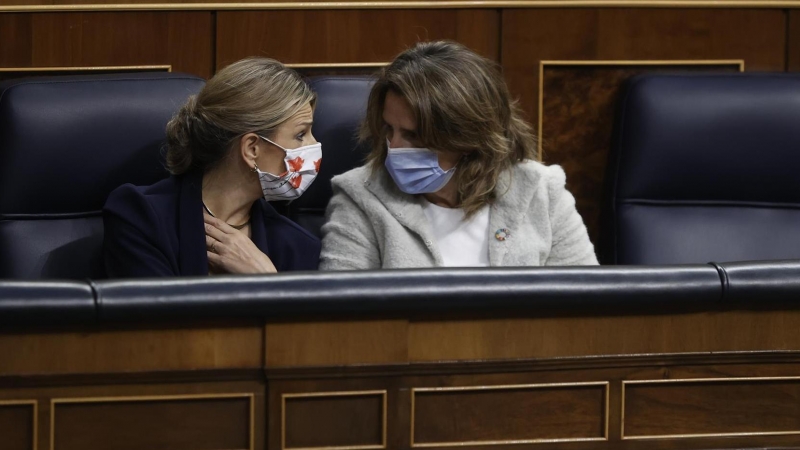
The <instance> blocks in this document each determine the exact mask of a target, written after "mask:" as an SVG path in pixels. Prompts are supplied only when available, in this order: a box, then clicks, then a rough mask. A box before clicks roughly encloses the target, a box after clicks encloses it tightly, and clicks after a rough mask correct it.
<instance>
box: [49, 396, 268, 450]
mask: <svg viewBox="0 0 800 450" xmlns="http://www.w3.org/2000/svg"><path fill="white" fill-rule="evenodd" d="M251 403H252V399H251V398H250V397H247V396H244V397H243V396H236V397H226V396H222V397H219V396H217V395H215V396H211V397H208V398H203V396H200V397H198V398H194V397H189V398H173V399H158V398H157V397H156V398H147V397H142V398H135V397H134V398H127V399H113V398H109V399H87V400H85V401H82V400H81V399H70V400H69V403H63V402H62V401H58V400H56V401H55V402H54V404H53V408H54V412H53V422H54V423H53V424H52V427H53V430H54V436H53V437H52V439H53V441H54V447H53V448H54V449H55V450H72V449H74V450H83V449H89V448H115V449H119V450H127V449H130V450H134V449H144V448H146V449H152V450H160V449H164V450H166V449H170V450H173V449H174V450H179V449H186V450H202V449H208V450H217V449H252V448H253V443H252V442H251V441H252V439H251V436H250V428H251V421H252V419H253V418H252V414H253V413H252V411H251Z"/></svg>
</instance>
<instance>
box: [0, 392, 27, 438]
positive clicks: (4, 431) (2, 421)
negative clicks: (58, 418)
mask: <svg viewBox="0 0 800 450" xmlns="http://www.w3.org/2000/svg"><path fill="white" fill-rule="evenodd" d="M34 420H35V419H34V415H33V405H32V404H4V403H3V402H2V401H0V448H2V449H4V450H31V449H32V448H33V445H34V444H33V424H34Z"/></svg>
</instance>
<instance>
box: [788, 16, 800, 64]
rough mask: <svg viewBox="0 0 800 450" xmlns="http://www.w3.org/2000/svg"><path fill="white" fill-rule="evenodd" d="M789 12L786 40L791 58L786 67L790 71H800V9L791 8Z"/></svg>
mask: <svg viewBox="0 0 800 450" xmlns="http://www.w3.org/2000/svg"><path fill="white" fill-rule="evenodd" d="M788 14H789V17H788V22H789V32H788V35H787V39H786V40H787V42H788V44H787V46H788V53H787V56H788V58H789V60H788V61H787V62H786V67H787V69H788V70H789V71H792V72H800V10H791V11H789V12H788Z"/></svg>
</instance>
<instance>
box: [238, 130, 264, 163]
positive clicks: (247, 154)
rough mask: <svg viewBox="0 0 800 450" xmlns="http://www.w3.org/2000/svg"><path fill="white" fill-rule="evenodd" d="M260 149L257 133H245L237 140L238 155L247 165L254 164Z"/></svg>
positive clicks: (259, 139)
mask: <svg viewBox="0 0 800 450" xmlns="http://www.w3.org/2000/svg"><path fill="white" fill-rule="evenodd" d="M261 151H262V150H261V138H260V137H258V135H257V134H255V133H247V134H245V135H244V136H242V138H241V139H240V140H239V155H240V156H241V158H242V160H243V161H244V163H245V164H246V165H247V167H249V168H251V169H252V168H253V167H254V166H255V162H256V160H257V159H258V157H259V156H260V154H261Z"/></svg>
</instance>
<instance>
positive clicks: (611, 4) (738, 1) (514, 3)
mask: <svg viewBox="0 0 800 450" xmlns="http://www.w3.org/2000/svg"><path fill="white" fill-rule="evenodd" d="M620 7H632V8H633V7H635V8H800V0H499V1H487V0H455V1H453V0H443V1H435V2H434V1H413V0H412V1H377V2H376V1H363V2H359V1H343V2H330V1H320V2H298V3H291V2H275V3H177V4H171V3H140V4H125V3H118V4H83V5H13V6H0V12H89V11H236V10H251V11H252V10H305V9H308V10H326V9H454V8H461V9H467V8H469V9H472V8H487V9H495V8H620Z"/></svg>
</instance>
